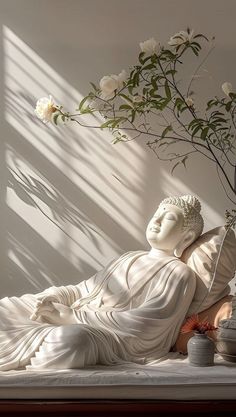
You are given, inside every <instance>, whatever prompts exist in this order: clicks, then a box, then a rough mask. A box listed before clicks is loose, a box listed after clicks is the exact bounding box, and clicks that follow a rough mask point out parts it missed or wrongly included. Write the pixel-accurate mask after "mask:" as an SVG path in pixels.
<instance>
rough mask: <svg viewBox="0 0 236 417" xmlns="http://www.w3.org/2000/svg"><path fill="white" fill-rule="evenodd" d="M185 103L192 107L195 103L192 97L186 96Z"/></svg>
mask: <svg viewBox="0 0 236 417" xmlns="http://www.w3.org/2000/svg"><path fill="white" fill-rule="evenodd" d="M185 103H186V104H187V106H189V107H192V106H193V105H194V101H193V99H192V98H191V97H186V99H185Z"/></svg>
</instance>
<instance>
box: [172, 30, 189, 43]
mask: <svg viewBox="0 0 236 417" xmlns="http://www.w3.org/2000/svg"><path fill="white" fill-rule="evenodd" d="M193 32H194V31H193V30H191V32H186V31H184V30H181V31H180V32H178V33H176V34H175V35H173V36H171V38H170V40H169V42H168V44H169V45H171V46H179V45H182V44H183V43H185V42H191V40H192V37H193Z"/></svg>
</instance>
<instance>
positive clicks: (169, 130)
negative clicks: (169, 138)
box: [161, 125, 173, 139]
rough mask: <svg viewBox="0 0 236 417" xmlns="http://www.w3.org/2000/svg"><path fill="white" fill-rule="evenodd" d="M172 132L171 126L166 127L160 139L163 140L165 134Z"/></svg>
mask: <svg viewBox="0 0 236 417" xmlns="http://www.w3.org/2000/svg"><path fill="white" fill-rule="evenodd" d="M172 131H173V129H172V126H171V125H169V126H167V127H166V128H165V129H164V130H163V132H162V134H161V139H163V138H164V137H165V136H166V135H167V133H169V132H172Z"/></svg>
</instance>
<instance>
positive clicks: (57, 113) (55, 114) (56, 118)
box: [52, 112, 61, 126]
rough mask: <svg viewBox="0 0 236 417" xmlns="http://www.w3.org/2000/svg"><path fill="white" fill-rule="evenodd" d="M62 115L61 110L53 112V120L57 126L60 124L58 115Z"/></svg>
mask: <svg viewBox="0 0 236 417" xmlns="http://www.w3.org/2000/svg"><path fill="white" fill-rule="evenodd" d="M60 116H61V113H60V112H55V113H53V116H52V120H53V123H55V125H56V126H57V124H58V117H60Z"/></svg>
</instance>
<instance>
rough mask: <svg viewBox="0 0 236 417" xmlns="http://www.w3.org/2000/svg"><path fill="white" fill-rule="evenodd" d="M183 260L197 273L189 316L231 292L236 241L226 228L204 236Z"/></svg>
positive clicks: (235, 265) (235, 266)
mask: <svg viewBox="0 0 236 417" xmlns="http://www.w3.org/2000/svg"><path fill="white" fill-rule="evenodd" d="M181 260H182V261H183V262H184V263H186V264H187V265H188V266H189V267H190V268H191V269H193V270H194V272H195V273H196V276H197V287H196V292H195V295H194V299H193V301H192V303H191V306H190V309H189V311H188V316H190V315H191V314H194V313H199V312H200V311H203V310H205V309H207V308H209V307H211V306H212V305H213V304H214V303H216V302H217V301H218V300H220V299H221V298H222V297H224V296H225V295H227V294H229V293H230V286H229V285H228V283H229V282H230V281H231V279H232V278H233V276H234V273H235V269H236V238H235V233H234V231H233V230H232V229H226V228H225V227H224V226H220V227H217V228H215V229H212V230H209V231H208V232H206V233H204V234H203V235H201V236H200V237H199V238H198V239H197V240H196V241H195V242H194V243H192V245H190V246H189V247H188V248H187V249H186V250H185V251H184V253H183V255H182V258H181Z"/></svg>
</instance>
